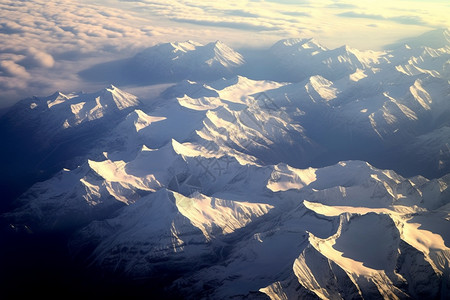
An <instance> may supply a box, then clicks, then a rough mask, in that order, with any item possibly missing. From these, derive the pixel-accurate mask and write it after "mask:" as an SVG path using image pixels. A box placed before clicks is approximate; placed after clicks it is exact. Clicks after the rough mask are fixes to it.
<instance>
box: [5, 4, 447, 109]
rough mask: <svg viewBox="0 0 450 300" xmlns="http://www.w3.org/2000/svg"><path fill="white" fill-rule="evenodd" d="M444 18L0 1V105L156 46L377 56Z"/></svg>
mask: <svg viewBox="0 0 450 300" xmlns="http://www.w3.org/2000/svg"><path fill="white" fill-rule="evenodd" d="M449 15H450V1H448V0H428V1H425V0H390V1H384V0H383V1H380V0H358V1H355V0H350V1H325V0H314V1H313V0H311V1H290V0H266V1H259V0H243V1H242V0H239V1H237V0H231V1H210V0H205V1H191V0H164V1H163V0H140V1H128V0H97V1H86V0H79V1H70V0H28V1H25V0H22V1H19V0H2V1H0V91H1V93H0V107H4V106H7V105H10V104H11V103H13V102H14V101H17V100H18V99H20V98H23V97H26V96H31V95H35V94H37V95H46V94H49V93H52V92H54V91H55V90H62V91H74V90H78V89H80V88H84V89H90V88H92V89H94V88H96V87H94V86H92V87H91V86H90V85H89V83H85V82H81V81H80V79H79V78H78V76H77V73H78V72H79V71H80V70H82V69H84V68H86V67H87V66H89V65H92V64H95V63H98V62H101V61H107V60H113V59H116V58H120V57H127V56H130V55H132V54H134V53H136V52H137V51H139V50H141V49H143V48H145V47H150V46H152V45H154V44H156V43H159V42H168V41H180V40H181V41H184V40H187V39H191V40H196V41H199V42H203V43H206V42H209V41H215V40H222V41H224V42H226V43H228V44H229V45H231V46H232V47H234V48H236V49H239V48H243V47H261V46H268V45H271V44H273V43H274V42H276V41H277V40H279V39H282V38H287V37H315V38H316V39H317V40H318V41H319V42H321V43H322V44H323V45H325V46H327V47H329V48H335V47H338V46H341V45H344V44H347V45H350V46H352V47H355V48H360V49H381V48H382V47H383V46H384V45H386V44H389V43H392V42H394V41H396V40H398V39H400V38H405V37H411V36H416V35H419V34H421V33H423V32H426V31H429V30H432V29H434V28H442V27H450V18H449V17H448V16H449Z"/></svg>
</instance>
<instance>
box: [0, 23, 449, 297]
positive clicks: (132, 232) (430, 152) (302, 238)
mask: <svg viewBox="0 0 450 300" xmlns="http://www.w3.org/2000/svg"><path fill="white" fill-rule="evenodd" d="M439 33H440V34H441V37H442V40H443V43H442V45H439V47H436V45H434V46H435V48H432V47H429V46H427V45H422V44H420V40H421V39H420V38H419V39H418V42H417V43H412V46H407V45H405V46H403V47H400V46H399V47H398V48H397V49H394V50H389V51H384V52H373V51H358V50H355V49H350V48H348V47H341V48H338V49H334V50H328V49H326V48H325V47H322V46H321V45H320V44H318V43H317V42H316V41H314V40H311V39H308V40H301V39H292V40H285V41H280V42H279V43H277V44H275V45H274V46H273V47H272V48H271V49H270V53H271V55H272V57H273V58H276V59H277V62H278V67H279V68H285V69H284V70H285V72H286V73H289V74H291V75H292V74H294V75H295V74H296V75H295V76H298V78H299V80H298V81H296V82H287V81H271V80H252V79H249V78H247V77H244V76H239V75H237V76H230V77H228V78H223V79H218V80H212V81H199V80H197V81H192V80H183V81H181V82H179V83H178V84H176V85H174V86H172V87H170V88H168V89H167V90H166V91H164V92H163V93H162V94H161V96H160V97H159V98H158V99H155V100H154V101H153V102H152V103H151V104H148V103H147V104H145V105H144V104H143V103H141V102H140V101H139V100H138V99H137V97H135V96H133V95H131V94H129V93H126V92H124V91H121V90H120V89H118V88H116V87H114V86H111V87H108V88H106V89H105V90H103V91H100V92H97V93H92V94H83V93H74V94H68V95H65V94H63V93H55V94H54V95H51V96H49V97H45V98H39V97H33V98H29V99H25V100H23V101H21V102H20V103H18V104H17V105H16V106H15V107H13V108H12V110H11V111H10V112H9V113H8V114H6V115H5V116H4V117H3V118H2V121H1V122H2V123H1V126H3V127H4V128H6V129H7V131H6V132H8V133H9V136H7V138H9V139H10V143H14V141H15V140H14V139H13V138H12V137H14V136H17V134H18V133H21V134H23V132H26V133H27V134H28V135H29V139H30V140H31V139H32V140H33V143H34V146H35V147H34V148H33V151H35V153H36V154H35V155H36V158H35V160H33V159H30V161H31V162H32V163H30V165H32V166H33V167H34V166H35V165H36V164H37V165H38V169H45V168H48V169H51V168H52V167H54V166H59V165H64V164H67V166H71V167H69V169H68V168H65V169H62V168H61V169H62V170H60V171H59V172H58V173H57V174H56V175H54V176H53V177H51V178H49V179H48V180H46V181H43V182H39V183H35V184H34V185H33V186H32V187H31V188H29V189H28V190H27V191H26V192H25V193H23V194H22V195H21V196H20V197H19V198H18V199H17V200H16V201H15V202H14V207H15V208H14V209H13V210H10V211H8V212H6V213H4V214H3V215H2V223H4V224H8V225H7V226H8V227H9V228H10V229H12V230H13V231H17V232H20V231H26V232H32V233H34V234H40V233H48V232H65V233H67V234H68V232H70V236H68V239H69V241H68V245H69V249H70V252H71V254H72V255H73V257H74V258H75V259H77V260H81V261H83V262H84V263H85V264H86V265H89V266H94V267H95V268H96V269H97V270H100V271H101V272H104V273H106V274H107V273H114V274H117V273H119V274H122V275H123V276H125V277H126V278H154V277H155V276H160V275H159V274H162V273H163V274H172V275H171V276H168V278H167V279H166V280H165V281H164V286H163V290H164V289H165V290H167V291H168V292H169V291H170V293H171V294H173V293H175V294H179V295H182V296H183V297H184V298H192V299H198V298H209V299H228V298H230V297H236V299H238V298H245V299H252V298H255V299H264V297H270V298H271V299H303V298H312V299H315V298H320V299H330V298H333V299H334V298H336V299H340V298H343V299H351V298H356V299H361V298H364V299H373V298H385V299H396V298H400V299H403V298H408V297H412V298H416V299H424V298H427V299H428V298H439V297H441V298H445V297H447V295H448V288H449V287H450V277H449V274H450V272H449V271H450V270H449V269H450V266H449V264H450V231H449V228H450V226H449V222H450V204H449V203H450V189H449V188H448V185H449V184H450V175H446V174H450V165H449V164H450V146H449V143H450V118H449V116H450V93H449V80H450V77H449V75H450V73H449V64H448V61H449V58H450V43H449V32H448V31H445V30H444V31H439ZM433 34H436V32H434V33H433ZM436 35H437V34H436ZM155 53H156V54H157V55H156V54H155ZM155 55H156V56H155ZM211 55H212V56H211ZM160 56H164V57H165V58H164V59H163V58H161V59H160V60H155V57H160ZM174 57H176V58H177V59H174ZM136 58H139V59H140V60H142V61H144V62H145V63H142V65H143V66H144V67H146V68H153V67H154V68H156V66H157V65H158V64H160V63H159V62H158V61H160V62H164V64H169V65H170V64H171V63H170V61H176V64H177V67H176V68H178V69H177V70H181V69H183V68H184V69H189V68H193V67H196V66H198V65H202V66H204V67H205V68H207V69H208V70H209V71H208V72H210V71H211V69H210V68H209V67H212V66H214V68H217V66H221V68H225V69H227V70H230V69H234V70H235V71H233V72H237V71H236V70H239V68H240V67H242V66H243V65H245V60H244V57H242V56H241V55H240V54H238V53H236V52H234V50H232V49H231V48H229V47H227V46H226V45H223V44H222V43H220V42H216V43H213V44H209V45H206V46H203V45H200V44H197V43H195V42H191V41H189V42H186V43H172V44H164V45H160V46H157V47H155V48H150V49H149V50H146V51H144V52H142V53H141V54H139V55H138V56H136ZM136 58H135V59H136ZM164 64H163V65H164ZM208 66H209V67H208ZM184 69H183V70H184ZM177 72H178V71H177ZM180 72H181V71H180ZM217 72H219V71H217ZM220 72H222V71H220ZM233 72H232V73H233ZM295 72H297V73H295ZM232 73H230V74H228V75H231V74H232ZM17 116H20V118H18V117H17ZM49 149H51V151H49ZM27 151H30V150H27V149H20V150H17V152H16V153H9V155H10V156H9V158H13V159H10V160H12V161H13V162H9V165H7V167H10V168H11V169H12V168H15V167H17V165H18V164H14V160H18V158H17V157H18V156H20V155H23V154H24V153H27ZM49 152H50V153H49ZM28 154H29V152H28ZM69 154H70V155H69ZM365 161H369V162H370V163H367V162H365ZM33 164H34V165H33ZM77 165H78V166H77ZM374 165H376V166H377V167H378V168H376V167H374ZM67 166H66V167H67ZM310 166H314V167H310ZM27 167H29V165H24V163H23V162H22V165H21V168H22V169H24V170H26V169H27ZM30 168H31V167H30ZM385 169H386V170H385ZM392 170H395V171H392ZM28 171H29V170H28ZM399 173H400V174H403V176H401V175H399ZM405 174H406V175H405ZM419 174H420V175H419ZM413 175H414V176H413ZM421 175H426V177H429V178H434V179H427V178H425V177H424V176H421Z"/></svg>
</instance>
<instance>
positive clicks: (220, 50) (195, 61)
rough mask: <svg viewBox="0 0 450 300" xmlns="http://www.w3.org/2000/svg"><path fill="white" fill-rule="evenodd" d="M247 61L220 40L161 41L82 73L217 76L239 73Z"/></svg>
mask: <svg viewBox="0 0 450 300" xmlns="http://www.w3.org/2000/svg"><path fill="white" fill-rule="evenodd" d="M243 64H245V60H244V57H243V56H242V55H241V54H240V53H238V52H237V51H235V50H233V49H232V48H230V47H229V46H227V45H226V44H224V43H222V42H220V41H216V42H212V43H209V44H207V45H203V44H200V43H197V42H194V41H186V42H174V43H162V44H158V45H156V46H153V47H150V48H147V49H145V50H143V51H141V52H140V53H138V54H136V55H135V56H134V57H131V58H128V59H124V60H120V61H114V62H109V63H104V64H100V65H98V66H93V67H92V68H89V69H87V70H85V71H82V72H81V73H80V75H81V76H82V77H84V78H85V79H87V80H93V81H98V80H107V81H110V82H118V83H121V84H150V83H160V82H176V81H180V80H183V79H190V80H214V79H220V78H221V77H224V76H225V77H227V76H231V75H234V74H236V69H237V68H239V67H240V66H242V65H243Z"/></svg>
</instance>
